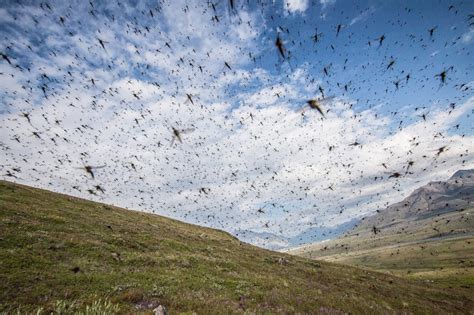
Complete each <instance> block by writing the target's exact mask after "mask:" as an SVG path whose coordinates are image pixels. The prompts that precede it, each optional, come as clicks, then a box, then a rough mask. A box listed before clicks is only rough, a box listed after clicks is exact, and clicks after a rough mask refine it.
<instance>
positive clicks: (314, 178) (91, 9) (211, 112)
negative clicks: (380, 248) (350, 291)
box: [0, 0, 474, 246]
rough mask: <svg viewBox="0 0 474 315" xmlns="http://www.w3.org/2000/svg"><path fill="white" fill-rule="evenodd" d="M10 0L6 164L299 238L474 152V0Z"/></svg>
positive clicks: (472, 158) (233, 227)
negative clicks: (316, 103)
mask: <svg viewBox="0 0 474 315" xmlns="http://www.w3.org/2000/svg"><path fill="white" fill-rule="evenodd" d="M0 6H1V8H0V24H1V28H0V33H1V38H0V43H1V48H0V52H1V53H2V55H1V56H2V58H1V61H0V87H1V94H0V95H1V96H0V97H1V101H2V102H1V103H0V121H1V124H0V147H1V151H0V154H1V155H0V157H1V165H0V175H1V176H2V178H3V179H6V180H11V181H16V182H19V183H24V184H28V185H33V186H36V187H41V188H46V189H49V190H54V191H58V192H62V193H67V194H72V195H75V196H80V197H84V198H88V199H92V200H97V201H102V202H106V203H112V204H115V205H119V206H122V207H127V208H131V209H135V210H142V211H148V212H154V213H158V214H161V215H165V216H169V217H173V218H176V219H179V220H184V221H186V222H191V223H195V224H200V225H205V226H210V227H215V228H219V229H224V230H226V231H229V232H231V233H234V234H239V233H242V232H243V231H253V232H260V233H272V234H275V235H278V236H280V237H282V238H285V237H286V238H288V237H292V236H295V235H298V234H300V233H303V232H304V231H306V230H308V229H311V228H315V227H326V228H327V227H336V226H338V225H340V224H343V223H346V222H348V221H350V220H354V219H357V218H361V217H363V216H367V215H369V214H371V213H373V212H374V211H375V210H377V209H380V208H383V207H384V206H386V205H387V204H389V203H392V202H395V201H399V200H401V199H402V198H403V197H405V196H407V195H408V194H409V193H410V192H411V191H412V190H413V189H415V188H417V187H419V186H421V185H423V184H425V183H427V182H429V181H431V180H445V179H447V178H448V177H449V176H450V175H451V174H452V173H453V172H454V171H456V170H458V169H462V168H473V167H474V155H473V153H472V150H473V149H474V137H473V133H474V132H473V123H472V122H473V114H474V112H473V111H474V97H473V95H474V94H473V89H474V78H473V74H472V73H473V66H474V65H473V61H472V60H474V58H473V56H472V52H473V47H474V17H472V14H473V13H474V3H473V2H472V1H436V2H434V1H430V2H428V1H406V2H402V1H366V2H364V1H361V2H357V4H355V3H351V2H349V1H340V0H339V1H337V0H320V1H309V0H308V1H304V0H298V1H294V0H292V1H289V0H285V1H282V2H281V1H243V0H234V1H229V2H225V1H215V2H214V3H213V2H210V1H209V2H207V1H160V2H158V3H157V2H156V1H140V2H138V3H135V2H134V1H107V2H106V1H90V2H88V1H67V2H64V1H46V2H40V1H2V2H1V3H0ZM277 38H280V40H281V43H282V46H281V48H282V51H280V50H279V49H278V47H277V46H276V45H275V43H276V39H277ZM323 97H324V98H325V99H324V100H323V101H322V102H321V110H322V113H323V114H324V117H323V116H322V115H321V114H320V113H319V112H318V111H317V110H315V109H311V108H309V107H308V106H306V101H308V100H310V99H321V98H323ZM173 128H175V129H176V130H178V131H183V132H181V133H180V138H181V140H182V142H180V141H179V140H178V139H176V138H175V137H174V136H173ZM84 166H105V167H103V168H98V169H93V173H94V178H92V176H91V174H89V173H87V172H86V171H85V169H84ZM394 174H398V175H397V176H391V175H394ZM249 241H252V242H254V243H255V244H259V245H263V246H271V245H272V244H271V241H270V240H265V239H250V240H249Z"/></svg>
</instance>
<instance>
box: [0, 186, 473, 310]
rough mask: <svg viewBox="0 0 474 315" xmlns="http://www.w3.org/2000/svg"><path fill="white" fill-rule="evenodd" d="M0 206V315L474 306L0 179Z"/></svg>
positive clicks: (408, 284) (446, 294)
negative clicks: (95, 309) (94, 310)
mask: <svg viewBox="0 0 474 315" xmlns="http://www.w3.org/2000/svg"><path fill="white" fill-rule="evenodd" d="M0 207H1V211H0V248H1V250H0V312H1V311H3V312H6V313H13V312H14V311H18V310H20V311H21V312H24V313H31V312H33V311H35V310H37V309H38V307H40V306H41V307H43V310H44V312H43V314H45V313H47V312H48V314H49V311H51V310H53V309H56V310H57V309H58V308H61V309H62V310H64V309H68V312H72V311H73V310H77V309H84V308H85V307H86V306H88V305H89V306H90V305H92V306H90V307H91V308H92V307H102V309H104V308H107V309H109V310H111V313H112V311H114V312H115V311H117V308H119V312H120V313H130V312H135V313H140V312H142V313H148V314H150V313H151V309H153V308H154V307H156V306H157V305H158V304H162V305H165V306H166V307H167V308H168V309H169V310H170V311H171V314H176V313H180V312H193V311H194V312H197V313H198V314H208V313H220V314H222V313H244V312H250V313H252V312H258V313H265V312H266V313H295V312H299V313H318V312H319V313H326V314H331V313H332V314H339V313H341V311H342V312H352V313H367V312H371V313H373V312H377V313H382V312H385V313H386V312H394V311H398V312H407V311H411V312H416V313H433V312H436V313H463V312H466V310H473V309H474V308H473V302H472V301H471V300H469V299H467V298H463V297H461V296H458V295H456V292H454V291H449V290H439V289H437V288H433V287H432V286H430V285H429V284H420V283H415V282H412V281H409V280H405V279H400V278H397V277H394V276H391V275H385V274H380V273H375V272H370V271H366V270H361V269H357V268H353V267H346V266H340V265H336V264H332V263H327V262H316V261H313V260H308V259H305V258H300V257H296V256H289V255H286V254H282V253H276V252H272V251H268V250H264V249H260V248H257V247H254V246H251V245H248V244H243V243H241V242H240V241H239V240H237V239H235V238H234V237H232V236H230V235H229V234H227V233H224V232H221V231H217V230H213V229H208V228H203V227H198V226H194V225H189V224H185V223H181V222H178V221H175V220H171V219H167V218H164V217H160V216H157V215H152V214H146V213H139V212H133V211H128V210H124V209H120V208H116V207H111V206H107V205H104V204H99V203H94V202H90V201H86V200H81V199H77V198H73V197H69V196H65V195H60V194H56V193H52V192H48V191H45V190H40V189H34V188H30V187H26V186H21V185H17V184H12V183H9V182H4V181H0ZM99 300H100V301H102V302H98V301H99ZM94 301H95V304H94ZM104 301H107V302H104ZM107 303H108V304H107ZM97 305H99V306H97ZM101 305H102V306H101Z"/></svg>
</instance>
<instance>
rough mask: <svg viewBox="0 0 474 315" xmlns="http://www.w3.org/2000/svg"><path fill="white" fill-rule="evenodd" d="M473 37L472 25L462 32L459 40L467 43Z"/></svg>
mask: <svg viewBox="0 0 474 315" xmlns="http://www.w3.org/2000/svg"><path fill="white" fill-rule="evenodd" d="M473 39H474V27H470V28H469V30H468V31H467V32H466V33H464V34H462V36H461V41H462V42H463V43H464V44H469V43H471V42H472V40H473Z"/></svg>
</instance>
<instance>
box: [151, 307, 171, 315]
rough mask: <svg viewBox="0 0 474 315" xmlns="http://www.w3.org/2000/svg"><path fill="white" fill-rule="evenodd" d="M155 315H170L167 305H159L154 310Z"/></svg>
mask: <svg viewBox="0 0 474 315" xmlns="http://www.w3.org/2000/svg"><path fill="white" fill-rule="evenodd" d="M153 312H154V314H155V315H168V311H167V310H166V307H164V306H163V305H159V306H158V307H157V308H155V309H154V310H153Z"/></svg>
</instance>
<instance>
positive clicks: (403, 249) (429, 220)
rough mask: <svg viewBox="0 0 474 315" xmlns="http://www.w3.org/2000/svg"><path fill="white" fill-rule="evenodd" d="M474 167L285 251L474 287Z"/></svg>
mask: <svg viewBox="0 0 474 315" xmlns="http://www.w3.org/2000/svg"><path fill="white" fill-rule="evenodd" d="M473 212H474V170H463V171H458V172H456V173H455V174H454V175H453V176H452V177H451V178H450V179H449V180H448V181H446V182H432V183H429V184H428V185H425V186H423V187H421V188H419V189H417V190H415V191H414V192H413V193H412V194H410V195H409V196H408V197H407V198H405V199H404V200H403V201H402V202H399V203H396V204H394V205H391V206H389V207H387V208H386V209H385V210H382V211H380V212H379V213H377V214H376V215H374V216H372V217H368V218H366V219H364V220H362V221H361V222H360V223H359V224H358V225H357V226H356V227H355V228H354V229H352V230H350V231H349V232H347V233H346V234H345V235H343V236H341V237H339V238H336V239H333V240H331V241H327V242H323V243H315V244H310V245H306V246H302V247H299V248H296V249H293V250H289V251H288V252H289V253H292V254H296V255H300V256H304V257H310V258H317V259H323V260H327V261H333V262H340V263H344V264H349V265H355V266H360V267H369V268H371V269H374V270H377V271H384V272H391V273H393V274H396V275H400V276H408V277H412V278H421V279H427V280H430V281H435V282H436V283H438V284H441V285H444V286H445V287H462V288H466V289H468V290H472V288H474V217H473Z"/></svg>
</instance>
